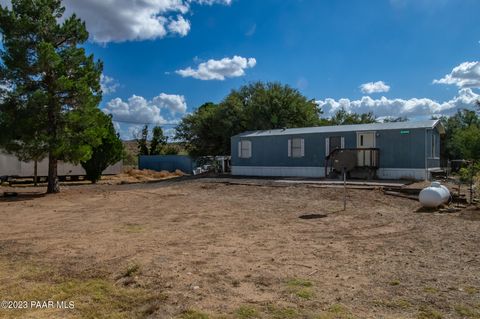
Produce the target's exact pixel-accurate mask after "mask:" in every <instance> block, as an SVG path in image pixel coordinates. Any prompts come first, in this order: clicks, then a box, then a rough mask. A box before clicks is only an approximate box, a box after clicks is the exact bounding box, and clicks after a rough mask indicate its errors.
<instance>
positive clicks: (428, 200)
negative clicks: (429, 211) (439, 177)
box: [419, 182, 450, 208]
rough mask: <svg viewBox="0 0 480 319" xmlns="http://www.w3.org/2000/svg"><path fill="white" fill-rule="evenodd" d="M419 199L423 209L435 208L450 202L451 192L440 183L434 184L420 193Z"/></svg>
mask: <svg viewBox="0 0 480 319" xmlns="http://www.w3.org/2000/svg"><path fill="white" fill-rule="evenodd" d="M419 199H420V203H421V204H422V205H423V207H428V208H435V207H438V206H440V205H442V204H446V203H447V202H448V201H449V199H450V191H449V190H448V188H446V187H445V186H443V185H442V184H440V183H439V182H433V183H432V185H430V187H427V188H424V189H423V190H422V191H421V192H420V196H419Z"/></svg>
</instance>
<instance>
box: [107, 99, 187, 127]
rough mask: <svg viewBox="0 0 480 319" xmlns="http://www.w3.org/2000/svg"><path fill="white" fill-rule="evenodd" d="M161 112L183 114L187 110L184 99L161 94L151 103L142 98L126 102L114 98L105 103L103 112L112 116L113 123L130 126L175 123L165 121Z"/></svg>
mask: <svg viewBox="0 0 480 319" xmlns="http://www.w3.org/2000/svg"><path fill="white" fill-rule="evenodd" d="M162 110H167V111H168V112H169V113H170V114H171V115H175V114H177V113H180V114H184V113H185V112H186V110H187V104H186V102H185V97H184V96H181V95H170V94H165V93H162V94H160V95H158V96H156V97H155V98H153V99H152V100H151V101H149V100H147V99H145V98H144V97H142V96H137V95H133V96H132V97H130V98H129V99H128V101H123V100H122V99H120V98H115V99H113V100H111V101H110V102H108V103H107V105H106V106H105V108H104V109H103V111H104V112H105V113H107V114H111V115H112V116H113V120H114V121H118V122H126V123H132V124H149V123H151V124H167V123H173V122H176V121H175V120H173V121H169V120H166V119H165V117H164V116H163V115H162Z"/></svg>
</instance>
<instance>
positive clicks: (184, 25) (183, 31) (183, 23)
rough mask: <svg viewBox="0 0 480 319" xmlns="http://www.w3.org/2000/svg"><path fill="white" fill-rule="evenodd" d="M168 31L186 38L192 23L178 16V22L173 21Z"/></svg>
mask: <svg viewBox="0 0 480 319" xmlns="http://www.w3.org/2000/svg"><path fill="white" fill-rule="evenodd" d="M168 30H169V31H170V32H172V33H177V34H178V35H180V36H182V37H184V36H186V35H187V34H188V32H189V31H190V21H188V20H185V18H184V17H183V16H181V15H178V16H177V20H171V21H170V23H169V24H168Z"/></svg>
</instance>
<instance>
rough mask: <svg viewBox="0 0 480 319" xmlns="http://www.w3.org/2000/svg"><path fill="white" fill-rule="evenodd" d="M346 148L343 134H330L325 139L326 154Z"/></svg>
mask: <svg viewBox="0 0 480 319" xmlns="http://www.w3.org/2000/svg"><path fill="white" fill-rule="evenodd" d="M342 148H345V138H343V137H342V136H330V137H327V138H326V140H325V155H326V156H328V155H329V154H330V153H331V152H333V151H334V150H336V149H342Z"/></svg>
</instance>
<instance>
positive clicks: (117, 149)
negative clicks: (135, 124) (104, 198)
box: [82, 112, 124, 183]
mask: <svg viewBox="0 0 480 319" xmlns="http://www.w3.org/2000/svg"><path fill="white" fill-rule="evenodd" d="M99 125H101V126H102V127H103V128H104V129H105V133H104V135H103V137H102V141H101V144H100V145H97V146H96V147H94V148H93V152H92V156H91V157H90V159H88V160H87V161H84V162H82V167H83V168H84V169H85V172H86V173H87V175H86V178H87V180H89V181H91V182H92V183H96V182H98V181H99V180H100V178H101V176H102V172H103V171H104V170H105V169H106V168H107V167H108V166H110V165H113V164H115V163H117V162H118V161H120V160H121V159H122V156H123V153H124V150H123V143H122V141H121V140H120V136H119V135H118V133H117V132H116V131H115V127H114V126H113V123H112V118H111V116H110V115H106V114H104V113H102V112H99Z"/></svg>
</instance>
